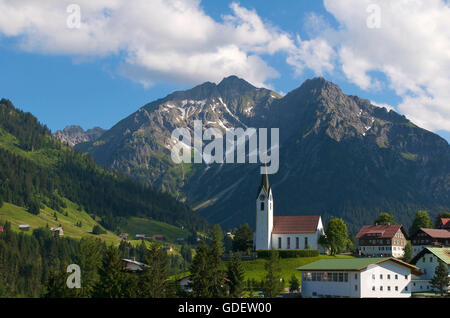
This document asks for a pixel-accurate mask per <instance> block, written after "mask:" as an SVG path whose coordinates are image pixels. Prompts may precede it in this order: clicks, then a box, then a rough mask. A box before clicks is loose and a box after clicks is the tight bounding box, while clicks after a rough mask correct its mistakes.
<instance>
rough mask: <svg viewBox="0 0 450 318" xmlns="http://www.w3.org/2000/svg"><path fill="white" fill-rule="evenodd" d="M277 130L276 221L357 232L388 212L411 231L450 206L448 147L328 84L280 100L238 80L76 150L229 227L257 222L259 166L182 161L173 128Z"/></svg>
mask: <svg viewBox="0 0 450 318" xmlns="http://www.w3.org/2000/svg"><path fill="white" fill-rule="evenodd" d="M195 119H201V120H203V123H204V126H206V127H216V128H219V129H221V130H225V129H226V128H232V127H234V128H238V127H240V128H244V129H245V128H246V127H255V128H260V127H261V128H279V129H280V168H279V171H278V173H277V174H275V175H272V176H271V177H270V179H271V180H270V182H271V184H272V187H273V191H274V213H275V215H308V214H309V215H310V214H321V215H322V216H323V217H324V219H325V220H327V219H329V218H331V217H334V216H339V217H343V218H344V219H345V221H346V222H348V223H349V224H350V228H351V229H352V230H353V231H356V229H357V228H358V227H359V226H361V225H362V224H367V223H372V222H373V220H374V219H375V218H376V215H377V214H378V213H379V212H381V211H386V212H390V213H392V214H394V215H395V216H396V218H397V221H398V222H402V223H404V224H406V225H409V223H410V222H411V219H412V215H413V214H414V213H415V212H416V211H417V210H418V209H428V210H429V211H430V213H431V214H436V213H438V212H441V211H443V210H448V209H449V208H450V197H449V193H450V191H449V190H450V148H449V145H448V143H447V142H446V141H445V140H444V139H442V138H440V137H439V136H437V135H435V134H433V133H431V132H429V131H426V130H424V129H422V128H420V127H418V126H416V125H414V124H413V123H411V122H410V121H409V120H408V119H407V118H406V117H404V116H402V115H399V114H398V113H396V112H394V111H387V110H386V109H385V108H380V107H376V106H374V105H372V104H371V103H370V102H369V101H367V100H364V99H361V98H359V97H356V96H348V95H346V94H344V93H343V92H342V90H341V89H340V88H339V87H338V86H337V85H335V84H333V83H331V82H329V81H327V80H325V79H324V78H314V79H310V80H307V81H305V82H304V83H303V84H302V85H301V86H300V87H299V88H297V89H295V90H293V91H292V92H290V93H288V94H287V95H286V96H284V97H281V96H280V95H278V94H276V93H275V92H273V91H270V90H267V89H264V88H256V87H254V86H252V85H251V84H249V83H247V82H246V81H244V80H242V79H239V78H237V77H235V76H231V77H228V78H225V79H223V80H222V82H220V83H219V84H217V85H216V84H214V83H204V84H202V85H199V86H197V87H194V88H193V89H191V90H187V91H180V92H175V93H173V94H170V95H168V96H167V97H165V98H162V99H159V100H156V101H154V102H151V103H149V104H147V105H145V106H143V107H142V108H140V109H139V110H138V111H137V112H135V113H134V114H132V115H130V116H129V117H127V118H125V119H124V120H122V121H120V122H119V123H118V124H116V125H115V126H114V127H112V128H111V129H110V130H108V131H107V132H105V133H104V134H103V135H102V136H101V137H100V138H98V139H97V140H95V141H92V142H88V143H83V144H79V145H77V146H76V148H77V149H80V150H82V151H87V152H89V153H91V154H92V156H93V157H94V158H95V160H96V161H97V162H98V163H99V164H100V165H102V166H106V167H109V168H111V169H113V170H117V171H121V172H124V173H126V174H129V175H131V176H133V177H134V178H135V179H136V180H139V181H140V182H143V183H144V184H151V185H153V186H154V187H159V188H161V189H163V190H164V191H167V192H170V193H173V194H175V195H177V197H178V198H180V199H182V200H185V201H186V202H187V203H188V204H189V205H190V206H193V207H194V209H195V210H196V211H198V212H199V213H201V214H202V215H203V216H205V217H206V218H207V219H208V220H210V221H211V222H215V223H220V224H222V226H224V227H225V228H227V227H232V226H236V225H238V224H241V223H244V222H248V223H249V224H251V225H253V224H254V221H255V220H254V217H255V211H254V209H255V206H254V199H255V198H254V196H255V191H256V190H257V187H258V185H259V180H260V178H259V166H258V165H257V164H222V165H219V164H211V165H206V164H180V165H176V164H174V163H173V162H172V160H171V158H170V150H171V148H172V147H173V144H174V141H173V140H171V132H172V131H173V130H174V129H175V128H179V127H188V128H189V129H191V131H192V127H193V120H195Z"/></svg>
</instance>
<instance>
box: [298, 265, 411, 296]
mask: <svg viewBox="0 0 450 318" xmlns="http://www.w3.org/2000/svg"><path fill="white" fill-rule="evenodd" d="M297 270H299V271H301V273H302V295H303V297H313V298H329V297H338V298H382V297H386V298H403V297H411V286H410V284H411V279H412V275H417V276H420V272H419V268H417V267H416V266H414V265H411V264H408V263H405V262H402V261H400V260H398V259H396V258H394V257H388V258H348V259H345V258H339V259H321V260H319V261H316V262H313V263H310V264H307V265H304V266H301V267H299V268H297Z"/></svg>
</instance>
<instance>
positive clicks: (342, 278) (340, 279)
mask: <svg viewBox="0 0 450 318" xmlns="http://www.w3.org/2000/svg"><path fill="white" fill-rule="evenodd" d="M339 281H340V282H343V281H344V273H339Z"/></svg>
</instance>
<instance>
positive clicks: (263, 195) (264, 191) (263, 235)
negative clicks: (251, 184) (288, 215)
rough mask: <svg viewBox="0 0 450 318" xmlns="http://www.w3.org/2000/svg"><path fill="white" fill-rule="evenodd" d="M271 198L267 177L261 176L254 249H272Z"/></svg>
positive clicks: (257, 199)
mask: <svg viewBox="0 0 450 318" xmlns="http://www.w3.org/2000/svg"><path fill="white" fill-rule="evenodd" d="M272 229H273V198H272V189H271V188H270V185H269V177H268V176H267V173H266V174H263V175H262V180H261V185H260V186H259V189H258V196H257V198H256V232H255V249H256V250H269V249H272Z"/></svg>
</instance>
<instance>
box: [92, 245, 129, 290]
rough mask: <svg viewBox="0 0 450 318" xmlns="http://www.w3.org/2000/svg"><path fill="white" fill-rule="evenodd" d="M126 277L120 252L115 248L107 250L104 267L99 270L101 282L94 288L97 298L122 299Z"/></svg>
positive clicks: (103, 262)
mask: <svg viewBox="0 0 450 318" xmlns="http://www.w3.org/2000/svg"><path fill="white" fill-rule="evenodd" d="M124 281H125V276H124V273H123V272H122V262H121V259H120V255H119V251H118V250H117V249H116V248H115V247H114V246H108V247H107V248H106V249H105V252H104V255H103V259H102V265H101V267H100V268H99V280H98V282H97V284H96V285H95V287H94V297H96V298H121V297H123V296H124V291H123V289H124Z"/></svg>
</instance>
